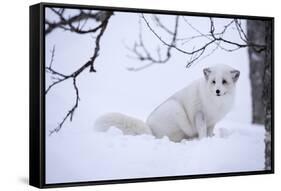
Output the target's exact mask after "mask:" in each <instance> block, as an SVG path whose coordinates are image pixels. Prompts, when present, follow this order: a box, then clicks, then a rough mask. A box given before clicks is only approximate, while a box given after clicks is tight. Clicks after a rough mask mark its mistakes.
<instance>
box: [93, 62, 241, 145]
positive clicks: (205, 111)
mask: <svg viewBox="0 0 281 191" xmlns="http://www.w3.org/2000/svg"><path fill="white" fill-rule="evenodd" d="M203 74H204V75H203V77H202V78H201V79H198V80H196V81H194V82H192V83H191V84H190V85H189V86H187V87H185V88H183V89H182V90H180V91H178V92H176V93H175V94H174V95H172V96H171V97H169V98H168V99H167V100H166V101H164V102H163V103H162V104H160V105H159V106H158V107H157V108H156V109H154V111H152V113H151V114H150V115H149V117H148V118H147V121H146V123H144V122H143V121H141V120H138V119H136V118H133V117H129V116H127V115H124V114H120V113H108V114H105V115H104V116H102V117H100V118H98V119H97V121H96V123H95V127H96V128H97V129H98V130H100V131H105V130H107V129H108V128H109V127H111V126H114V127H116V128H118V129H120V130H122V132H123V133H124V134H130V135H138V134H152V135H154V136H155V137H156V138H162V137H164V136H167V137H168V138H169V139H170V140H171V141H174V142H179V141H181V140H183V139H192V138H199V139H201V138H204V137H207V136H213V130H214V127H215V125H216V123H217V122H218V121H219V120H221V119H222V118H223V117H224V116H225V115H226V114H227V113H228V112H229V111H230V109H231V107H232V105H233V103H234V97H235V85H236V82H237V80H238V78H239V75H240V72H239V71H238V70H236V69H234V68H232V67H230V66H227V65H222V64H220V65H216V66H213V67H209V68H205V69H203Z"/></svg>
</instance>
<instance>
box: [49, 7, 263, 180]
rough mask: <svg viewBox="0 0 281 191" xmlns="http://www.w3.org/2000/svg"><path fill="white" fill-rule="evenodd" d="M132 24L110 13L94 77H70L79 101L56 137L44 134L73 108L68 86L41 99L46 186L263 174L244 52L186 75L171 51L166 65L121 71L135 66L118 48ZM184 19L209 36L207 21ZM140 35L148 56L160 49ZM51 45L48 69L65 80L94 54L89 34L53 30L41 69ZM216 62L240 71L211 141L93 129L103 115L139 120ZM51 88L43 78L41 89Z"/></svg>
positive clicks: (221, 55)
mask: <svg viewBox="0 0 281 191" xmlns="http://www.w3.org/2000/svg"><path fill="white" fill-rule="evenodd" d="M46 16H47V17H50V18H51V19H54V20H55V18H54V16H53V15H52V14H51V13H50V11H46ZM148 18H149V17H148ZM169 18H170V17H166V20H165V24H170V25H171V26H173V21H174V18H172V19H171V18H170V19H169ZM138 20H139V17H138V15H137V14H130V13H115V15H114V16H113V17H112V19H111V20H110V22H109V25H108V28H107V30H106V32H105V33H104V36H103V38H102V41H101V42H102V43H101V52H100V56H99V57H98V59H97V61H96V64H95V66H96V70H97V71H98V72H97V73H94V74H93V73H89V72H85V73H83V74H82V75H81V76H79V77H78V78H77V85H78V87H79V94H80V102H79V107H78V108H77V110H76V111H75V115H74V118H73V121H72V122H69V121H68V120H67V122H66V123H65V124H64V126H63V128H62V129H61V131H60V132H59V133H57V134H54V135H52V136H49V133H48V132H49V130H51V129H53V128H54V127H56V126H57V124H58V123H59V122H60V121H61V120H62V118H63V117H64V115H65V114H66V112H67V111H68V110H69V108H70V107H71V106H72V105H73V102H74V99H75V92H74V90H73V87H72V82H71V81H66V82H64V83H62V84H60V85H58V86H57V87H55V88H54V89H53V90H51V91H50V92H49V93H48V95H47V96H46V183H62V182H78V181H95V180H109V179H125V178H144V177H159V176H174V175H192V174H206V173H220V172H241V171H255V170H263V165H264V142H263V139H264V127H263V126H257V125H253V124H251V96H250V95H251V94H250V91H251V89H250V81H249V64H248V53H247V49H240V50H237V51H235V52H232V53H229V52H225V51H222V50H218V51H216V52H215V53H214V54H212V55H211V56H209V57H208V58H205V59H204V60H202V61H200V62H198V63H196V64H194V65H192V67H190V68H188V69H186V67H185V65H186V63H187V60H188V59H189V58H188V57H186V55H182V54H180V53H178V52H176V51H173V52H172V55H173V56H172V59H171V60H170V61H169V62H168V63H166V64H163V65H155V66H152V67H149V68H146V69H145V70H142V71H139V72H132V71H128V70H127V68H128V67H137V66H142V63H140V62H139V61H138V60H134V59H130V58H128V57H127V55H128V54H129V52H128V50H127V49H126V48H125V44H126V45H132V44H133V43H134V41H135V40H136V39H137V38H138V27H139V26H138ZM188 20H189V21H190V22H191V23H192V24H193V25H194V26H196V27H197V28H198V29H199V30H201V31H208V30H209V25H208V22H206V18H200V17H190V18H188ZM207 20H208V19H207ZM124 21H126V22H124ZM163 21H164V20H163ZM228 21H229V20H228V19H215V23H216V26H217V27H216V29H218V30H219V28H223V26H224V25H225V24H226V23H227V22H228ZM243 23H244V24H245V22H243ZM180 26H181V28H180V30H179V33H181V34H185V30H186V29H187V30H188V32H189V33H190V34H189V35H190V36H192V35H194V34H196V33H194V34H193V33H192V30H191V29H188V28H187V27H186V26H184V25H183V21H182V20H181V21H180ZM143 30H144V34H143V38H144V39H146V43H147V44H148V46H150V48H151V50H155V46H156V45H157V44H159V45H161V43H159V41H158V40H157V39H155V38H152V34H151V32H149V31H148V30H146V28H145V27H143ZM226 38H228V39H231V40H237V39H238V38H239V36H238V34H236V32H235V30H230V31H229V33H228V34H227V36H226ZM202 42H203V41H201V42H198V43H202ZM54 45H55V46H56V53H55V57H54V63H53V66H54V67H55V69H56V70H58V71H61V72H64V73H66V74H68V73H70V72H71V71H73V70H75V69H77V67H79V66H81V64H83V63H85V62H86V61H87V60H88V59H89V57H90V56H91V55H92V51H93V48H94V43H93V36H91V35H77V34H74V33H70V32H64V31H62V30H56V31H54V32H52V33H51V34H50V35H48V36H47V37H46V64H48V63H49V62H50V58H51V53H50V50H51V49H52V47H53V46H54ZM185 48H191V49H192V48H193V47H188V45H186V47H185ZM209 51H211V50H209ZM216 63H224V64H228V65H230V66H232V67H234V68H237V69H239V70H240V72H241V76H240V78H239V80H238V83H237V95H236V102H235V106H234V107H233V109H232V110H231V112H230V113H229V114H228V115H227V116H226V117H225V118H224V119H223V120H222V121H221V122H220V123H219V124H217V126H216V127H215V136H214V137H212V138H205V139H202V140H189V141H183V142H181V143H174V142H171V141H169V140H168V138H163V139H156V138H154V137H152V136H149V135H140V136H129V135H126V136H125V135H123V134H122V133H121V132H120V131H119V130H118V129H115V128H111V129H110V130H109V131H108V132H104V133H99V132H95V131H94V130H93V124H94V122H95V120H96V119H97V118H98V117H99V116H101V115H102V114H104V113H107V112H120V113H124V114H127V115H130V116H133V117H136V118H138V119H141V120H145V119H146V117H147V116H148V115H149V114H150V112H152V111H153V109H154V108H155V107H157V106H158V105H159V104H160V103H162V102H163V101H164V100H165V99H167V98H168V97H169V96H171V95H172V94H174V93H175V92H176V91H177V90H179V89H182V88H183V87H185V86H186V85H188V84H189V83H191V82H192V81H193V80H195V79H197V78H200V77H202V75H203V74H202V68H204V67H207V66H210V65H213V64H216ZM50 82H51V78H50V76H48V75H47V78H46V83H47V84H49V83H50Z"/></svg>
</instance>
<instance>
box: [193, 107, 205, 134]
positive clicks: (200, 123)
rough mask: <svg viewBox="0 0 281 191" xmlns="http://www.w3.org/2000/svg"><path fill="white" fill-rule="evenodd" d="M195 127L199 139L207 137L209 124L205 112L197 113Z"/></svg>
mask: <svg viewBox="0 0 281 191" xmlns="http://www.w3.org/2000/svg"><path fill="white" fill-rule="evenodd" d="M195 128H196V129H197V132H198V137H199V139H202V138H204V137H207V125H206V120H205V116H204V113H203V112H201V111H199V112H197V113H196V115H195Z"/></svg>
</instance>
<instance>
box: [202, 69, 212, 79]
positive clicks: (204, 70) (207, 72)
mask: <svg viewBox="0 0 281 191" xmlns="http://www.w3.org/2000/svg"><path fill="white" fill-rule="evenodd" d="M203 73H204V76H205V79H206V80H208V79H209V76H210V74H211V70H210V68H204V69H203Z"/></svg>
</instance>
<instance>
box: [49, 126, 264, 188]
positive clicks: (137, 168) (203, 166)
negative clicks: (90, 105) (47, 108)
mask: <svg viewBox="0 0 281 191" xmlns="http://www.w3.org/2000/svg"><path fill="white" fill-rule="evenodd" d="M226 127H227V128H226ZM263 136H264V129H263V128H262V127H261V126H252V125H245V124H240V123H235V122H231V121H224V122H222V123H220V124H219V125H218V126H217V129H216V131H215V136H214V137H212V138H204V139H202V140H192V141H182V142H181V143H174V142H171V141H169V139H168V138H167V137H164V138H162V139H156V138H154V137H153V136H151V135H139V136H130V135H123V134H122V132H121V131H120V130H119V129H116V128H111V129H110V130H109V131H108V132H106V133H101V132H95V133H88V132H85V131H84V132H82V131H77V129H67V130H66V131H64V133H61V134H59V135H58V136H52V137H50V139H51V140H49V142H48V144H49V146H50V147H52V148H56V149H54V150H52V152H50V153H49V155H50V154H51V155H52V157H51V159H50V160H51V161H49V162H51V163H54V164H56V165H57V166H56V168H47V182H48V183H57V182H73V181H75V182H76V181H93V180H113V179H125V178H143V177H161V176H178V175H194V174H206V173H225V172H242V171H255V170H263V166H264V161H263V160H257V159H262V158H264V156H263V154H264V143H263ZM67 137H71V139H69V138H67ZM81 137H83V138H82V139H81ZM62 164H63V165H62Z"/></svg>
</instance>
